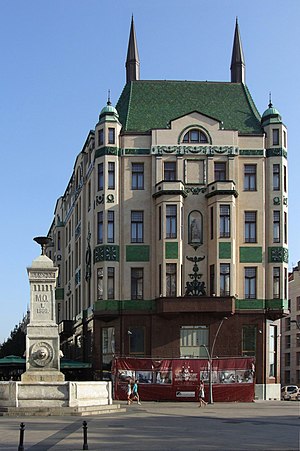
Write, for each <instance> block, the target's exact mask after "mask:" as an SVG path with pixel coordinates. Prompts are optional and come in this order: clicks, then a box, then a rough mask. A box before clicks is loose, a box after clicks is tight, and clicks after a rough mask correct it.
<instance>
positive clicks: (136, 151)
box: [122, 149, 151, 155]
mask: <svg viewBox="0 0 300 451" xmlns="http://www.w3.org/2000/svg"><path fill="white" fill-rule="evenodd" d="M122 152H123V153H124V154H125V155H150V153H151V150H150V149H122Z"/></svg>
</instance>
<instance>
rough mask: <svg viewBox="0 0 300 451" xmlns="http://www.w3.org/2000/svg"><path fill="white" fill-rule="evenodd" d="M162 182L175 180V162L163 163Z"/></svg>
mask: <svg viewBox="0 0 300 451" xmlns="http://www.w3.org/2000/svg"><path fill="white" fill-rule="evenodd" d="M164 180H167V181H172V180H176V161H165V163H164Z"/></svg>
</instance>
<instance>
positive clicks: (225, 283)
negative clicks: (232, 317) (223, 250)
mask: <svg viewBox="0 0 300 451" xmlns="http://www.w3.org/2000/svg"><path fill="white" fill-rule="evenodd" d="M229 295H230V264H229V263H221V264H220V296H229Z"/></svg>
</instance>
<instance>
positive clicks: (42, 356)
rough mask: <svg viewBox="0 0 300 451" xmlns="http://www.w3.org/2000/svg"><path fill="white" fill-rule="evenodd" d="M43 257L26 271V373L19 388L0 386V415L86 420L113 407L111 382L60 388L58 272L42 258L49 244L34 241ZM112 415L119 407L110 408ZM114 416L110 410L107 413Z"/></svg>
mask: <svg viewBox="0 0 300 451" xmlns="http://www.w3.org/2000/svg"><path fill="white" fill-rule="evenodd" d="M35 241H37V242H38V243H39V244H41V245H42V255H40V256H39V257H38V258H36V259H35V260H34V261H33V262H32V266H31V267H30V268H28V269H27V271H28V274H29V282H30V323H29V324H28V326H27V335H26V372H25V373H23V374H22V377H21V382H12V381H11V382H0V415H4V414H6V415H18V414H22V415H84V414H86V415H88V414H92V413H93V414H98V413H101V411H102V412H103V413H104V412H107V411H108V409H107V407H108V406H111V405H112V394H111V392H112V389H111V382H92V381H91V382H64V380H65V377H64V374H63V373H61V372H60V349H59V348H60V346H59V334H58V326H57V324H56V319H55V284H56V276H57V272H58V268H56V267H54V266H53V262H52V260H50V258H48V257H47V256H46V255H45V254H44V250H45V249H44V247H45V245H46V243H47V242H49V239H48V238H44V237H39V238H35ZM114 408H115V409H117V408H120V406H114ZM111 410H113V409H111Z"/></svg>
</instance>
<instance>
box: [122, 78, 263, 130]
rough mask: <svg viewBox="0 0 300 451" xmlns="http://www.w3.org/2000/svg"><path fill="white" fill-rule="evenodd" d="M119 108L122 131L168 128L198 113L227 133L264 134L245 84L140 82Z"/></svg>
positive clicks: (128, 86)
mask: <svg viewBox="0 0 300 451" xmlns="http://www.w3.org/2000/svg"><path fill="white" fill-rule="evenodd" d="M116 108H117V110H118V113H119V118H120V122H121V124H122V126H123V131H133V132H147V131H149V130H151V129H153V128H168V127H169V123H170V121H171V120H173V119H176V118H178V117H181V116H184V115H186V114H188V113H191V112H193V111H198V112H199V113H201V114H204V115H206V116H210V117H213V118H215V119H217V120H218V121H220V122H223V127H224V129H226V130H230V129H233V130H238V131H239V132H241V133H250V134H251V133H261V132H262V128H261V124H260V119H261V118H260V115H259V113H258V111H257V109H256V107H255V105H254V102H253V100H252V98H251V95H250V93H249V91H248V89H247V87H246V86H245V85H243V84H242V83H225V82H203V81H201V82H198V81H150V80H137V81H132V82H130V83H127V84H126V85H125V87H124V89H123V92H122V94H121V96H120V99H119V101H118V104H117V105H116Z"/></svg>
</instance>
